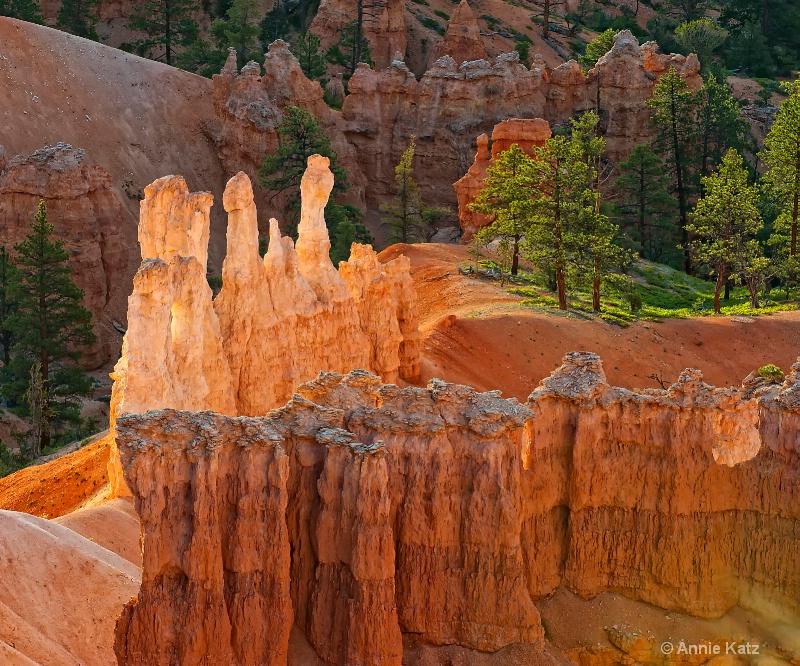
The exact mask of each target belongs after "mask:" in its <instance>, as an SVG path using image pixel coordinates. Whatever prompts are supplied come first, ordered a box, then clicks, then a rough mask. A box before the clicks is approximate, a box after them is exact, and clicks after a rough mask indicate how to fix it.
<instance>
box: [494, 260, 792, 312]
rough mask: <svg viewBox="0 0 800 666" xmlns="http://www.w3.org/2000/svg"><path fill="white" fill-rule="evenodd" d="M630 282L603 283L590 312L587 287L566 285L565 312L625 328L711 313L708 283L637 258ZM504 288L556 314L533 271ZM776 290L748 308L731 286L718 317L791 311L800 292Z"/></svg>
mask: <svg viewBox="0 0 800 666" xmlns="http://www.w3.org/2000/svg"><path fill="white" fill-rule="evenodd" d="M480 265H481V266H482V267H484V268H495V269H496V268H498V265H497V264H496V263H495V262H491V261H482V262H480ZM629 278H630V281H629V282H628V283H627V286H626V285H623V284H619V285H617V284H606V285H604V286H603V290H602V292H601V295H602V298H601V309H600V313H599V314H597V313H595V312H593V310H592V296H591V291H590V290H589V289H586V288H571V289H568V292H567V295H568V300H569V307H570V310H569V313H570V314H572V315H576V316H589V317H594V316H596V317H599V318H600V319H602V320H604V321H607V322H609V323H611V324H616V325H618V326H628V325H629V324H630V323H631V322H633V321H637V320H644V321H661V320H663V319H686V318H689V317H706V316H713V315H714V285H713V283H711V282H709V281H706V280H701V279H698V278H695V277H692V276H690V275H686V274H685V273H683V272H681V271H677V270H674V269H672V268H670V267H668V266H663V265H661V264H654V263H651V262H646V261H637V262H636V263H635V264H634V266H633V268H632V269H631V271H630V273H629ZM506 280H508V284H507V286H506V291H508V292H509V293H511V294H515V295H517V296H521V297H522V301H521V302H520V305H521V306H522V307H530V308H534V309H538V310H543V311H547V312H559V311H558V309H557V308H558V302H557V300H556V296H555V294H554V293H553V292H552V291H550V290H549V289H548V288H547V284H546V279H545V277H544V276H543V275H541V274H540V273H537V272H528V271H520V275H519V276H517V277H516V278H513V279H510V278H508V276H506ZM630 290H632V291H633V292H634V293H636V294H638V295H639V296H640V297H641V302H642V306H641V309H640V310H637V311H632V310H631V307H630V300H629V296H628V294H629V293H630ZM784 298H785V294H784V292H783V291H782V290H780V291H777V290H773V291H772V293H771V294H769V295H768V296H767V295H763V294H762V296H761V298H760V302H761V307H759V308H758V309H753V308H751V307H750V296H749V294H748V292H747V289H746V288H745V287H738V286H737V287H734V288H733V289H732V290H731V297H730V299H729V300H727V301H725V300H723V301H722V310H721V314H722V315H727V316H730V315H744V316H757V315H762V314H771V313H773V312H781V311H785V310H796V309H797V307H798V302H797V301H798V299H800V291H798V290H797V289H795V290H794V291H792V292H790V300H789V301H785V300H784Z"/></svg>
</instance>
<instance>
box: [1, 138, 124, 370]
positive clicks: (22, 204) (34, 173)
mask: <svg viewBox="0 0 800 666" xmlns="http://www.w3.org/2000/svg"><path fill="white" fill-rule="evenodd" d="M112 187H113V183H112V181H111V176H109V175H108V173H107V172H106V171H105V170H104V169H103V168H102V167H100V166H97V165H94V164H89V163H87V162H86V160H85V156H84V151H83V150H81V149H80V148H73V147H72V146H70V145H69V144H64V143H59V144H58V145H56V146H47V147H45V148H42V149H40V150H37V151H36V152H34V153H33V154H32V155H18V156H16V157H10V158H9V159H6V158H5V157H4V151H3V148H2V146H0V245H4V246H6V250H7V251H8V252H9V253H10V254H12V255H13V254H14V249H13V247H14V244H16V243H18V242H19V241H21V240H23V239H24V238H25V237H26V236H27V235H28V233H30V228H31V223H32V222H33V218H34V216H35V215H36V211H37V208H38V206H39V201H40V200H43V201H44V202H45V204H46V206H47V220H48V222H50V224H52V225H53V226H54V228H55V237H57V238H58V239H60V240H61V241H63V243H64V248H65V249H66V250H67V251H68V252H69V254H70V261H69V265H70V268H71V269H72V278H73V280H74V281H75V283H76V284H77V285H78V286H79V287H80V288H81V289H82V290H83V305H84V307H86V309H87V310H89V311H90V312H91V313H92V321H93V324H94V332H95V335H96V336H97V342H96V343H95V344H93V345H92V346H90V347H89V348H88V349H86V350H84V352H83V356H82V359H81V362H82V364H83V365H84V366H86V367H88V368H96V367H98V366H100V365H102V364H103V363H105V362H107V361H109V360H111V359H112V358H114V357H115V355H116V354H117V353H118V352H119V343H120V339H119V334H118V333H117V332H116V331H115V330H114V328H113V326H112V325H111V322H112V319H113V316H112V314H111V309H112V298H114V297H115V296H116V297H117V298H118V299H121V298H122V296H121V294H120V293H119V291H120V287H122V285H124V284H125V274H126V271H127V267H128V250H127V247H126V245H125V239H124V237H123V234H122V229H123V217H122V207H121V205H120V202H119V199H118V198H117V196H116V194H114V191H113V189H112Z"/></svg>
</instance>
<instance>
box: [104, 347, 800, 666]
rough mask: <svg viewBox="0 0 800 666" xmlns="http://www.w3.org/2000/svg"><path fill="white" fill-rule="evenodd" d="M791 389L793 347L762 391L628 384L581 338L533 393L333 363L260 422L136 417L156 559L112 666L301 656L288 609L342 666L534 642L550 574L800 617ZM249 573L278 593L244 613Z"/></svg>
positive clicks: (137, 479)
mask: <svg viewBox="0 0 800 666" xmlns="http://www.w3.org/2000/svg"><path fill="white" fill-rule="evenodd" d="M798 386H800V363H798V364H797V365H796V366H795V368H794V372H793V374H792V375H790V376H789V377H788V378H787V381H786V383H785V384H784V385H783V386H782V387H771V388H765V389H763V390H762V391H761V392H760V393H759V395H758V396H756V397H752V396H751V395H749V394H748V393H747V391H740V390H734V389H724V390H722V389H715V388H713V387H710V386H708V385H706V384H704V383H703V382H702V378H701V377H700V376H699V373H698V372H696V371H691V370H687V371H686V372H685V373H684V374H683V375H682V376H681V378H680V380H679V381H678V382H677V383H676V384H674V385H673V386H671V387H670V388H669V389H667V390H665V391H655V390H654V391H645V392H639V393H634V392H631V391H627V390H624V389H617V388H613V387H610V386H609V385H608V384H607V382H606V380H605V375H604V373H603V370H602V366H601V363H600V359H599V358H598V357H597V356H595V355H593V354H588V353H585V352H584V353H574V354H569V355H567V357H565V359H564V365H563V366H562V367H561V368H559V369H558V370H556V371H555V372H554V373H553V374H552V375H551V376H550V377H549V378H548V379H546V380H545V381H543V382H542V385H541V386H540V388H539V389H537V390H536V391H535V392H534V393H533V394H532V395H531V397H530V399H529V401H528V403H527V405H526V406H523V405H520V404H519V403H518V402H517V401H516V400H505V399H502V398H500V397H499V395H498V394H497V392H491V393H483V394H480V393H476V392H475V391H474V390H472V389H470V388H468V387H464V386H457V385H452V384H446V383H444V382H441V381H439V380H432V381H431V382H430V383H429V385H428V387H427V388H425V389H419V388H413V387H410V388H399V387H397V386H392V385H385V384H382V383H381V382H380V380H379V379H378V378H377V377H375V376H374V375H370V374H368V373H365V372H351V373H350V374H349V375H347V376H344V377H343V376H341V375H337V374H333V373H321V374H320V375H319V377H318V378H317V379H315V380H314V381H312V382H309V383H307V384H305V385H303V386H301V387H300V388H299V389H298V394H297V395H296V396H295V397H293V398H292V400H291V401H290V402H289V403H288V404H287V405H286V406H285V407H282V408H281V409H278V410H276V411H273V412H271V413H270V414H269V415H268V416H266V417H261V418H241V417H238V418H231V417H226V416H222V415H218V414H211V413H208V412H202V413H188V412H176V411H172V410H167V411H156V412H149V413H148V414H145V415H136V414H126V415H123V416H121V417H120V418H119V420H118V429H119V447H120V452H121V456H122V464H123V469H124V472H125V476H126V479H127V480H128V482H129V485H130V487H131V489H132V490H133V492H134V497H135V499H136V504H137V507H138V508H139V512H140V515H141V516H142V521H143V532H144V548H145V553H144V563H145V564H144V575H143V582H142V591H141V593H140V595H139V598H138V601H137V600H133V601H132V602H131V603H130V604H129V605H128V606H127V607H126V610H125V611H124V612H123V615H122V618H121V619H120V622H119V624H118V627H117V637H116V649H117V654H118V656H119V659H120V664H122V665H123V666H125V665H127V664H142V663H144V662H143V661H142V657H141V656H140V655H141V654H152V655H157V657H158V658H157V660H156V659H154V660H153V661H151V662H149V663H164V664H168V663H175V661H176V660H178V661H179V662H180V663H182V664H184V665H186V666H190V665H191V664H195V663H202V662H201V661H200V659H199V657H198V655H199V654H200V652H199V651H198V650H199V647H198V646H213V650H214V652H213V654H214V655H218V658H220V659H227V660H229V661H228V662H227V663H232V664H237V665H244V664H256V663H269V664H277V663H281V664H285V663H286V661H285V649H286V647H285V646H286V644H287V641H288V638H287V631H288V629H287V627H288V626H289V624H290V623H291V621H292V618H293V621H294V623H295V624H296V626H297V627H298V628H299V629H300V630H302V631H303V632H304V634H305V635H306V636H307V637H308V639H309V641H310V642H311V644H312V645H313V647H314V649H315V650H316V651H317V653H318V654H319V655H320V656H321V657H322V658H323V659H325V660H326V662H327V663H330V664H341V665H345V664H347V665H352V664H399V663H400V660H401V656H402V643H401V634H403V633H409V634H414V635H415V636H416V638H417V639H418V640H421V641H423V642H425V643H428V644H432V645H460V646H465V647H469V648H476V649H479V650H482V651H495V650H498V649H500V648H502V647H504V646H507V645H510V644H512V643H526V644H531V645H541V644H542V638H543V631H542V626H541V621H540V619H539V614H538V612H537V610H536V608H535V607H534V605H533V602H534V601H535V600H537V599H540V598H542V597H544V596H547V595H549V594H550V593H552V592H553V591H554V590H555V589H556V588H557V587H558V586H565V587H566V588H568V589H570V590H572V591H574V592H576V593H578V594H579V595H582V596H584V597H591V596H593V595H596V594H598V593H600V592H603V591H606V590H611V591H616V592H618V593H619V594H622V595H625V596H628V597H631V598H635V599H643V600H646V601H649V602H650V603H654V604H658V605H661V606H662V607H665V608H675V609H681V610H683V611H686V612H689V613H692V614H695V615H699V616H705V617H715V616H719V615H721V614H722V613H724V612H725V611H726V610H728V609H730V608H732V607H733V606H735V605H740V606H742V607H745V608H760V607H762V606H764V605H770V606H771V607H772V608H773V610H774V609H781V610H780V612H781V613H783V614H784V615H785V616H786V615H791V614H795V615H796V614H797V613H798V611H800V607H799V605H798V599H799V598H800V595H798V591H799V590H800V571H799V570H798V569H797V567H796V566H795V563H796V559H797V544H796V539H795V538H794V535H795V534H796V531H797V525H798V519H799V518H800V497H798V488H800V484H798V472H797V464H796V463H797V455H798V450H797V441H798V437H797V432H798V430H797V428H798V418H799V417H800V411H798V407H799V406H800V398H798V393H797V391H798ZM212 443H213V445H212ZM165 517H167V518H165ZM265 521H266V523H265ZM174 525H179V526H180V528H178V529H175V528H173V527H172V526H174ZM201 525H202V526H203V528H202V529H201ZM264 529H266V530H269V531H270V533H271V534H272V535H274V538H273V539H272V540H271V541H270V543H269V546H267V545H266V544H265V545H262V542H261V539H262V538H263V531H262V530H264ZM226 534H235V535H239V534H243V535H250V536H249V539H239V538H238V537H237V538H236V539H235V540H233V541H228V540H227V539H226V538H223V535H226ZM260 535H261V536H260ZM287 553H288V554H289V555H288V556H287ZM234 556H235V558H237V559H236V560H234V559H233V558H234ZM229 562H230V564H228V563H229ZM237 562H247V563H249V566H250V568H247V567H244V566H243V565H240V564H238V563H237ZM245 571H246V572H248V574H249V575H244V573H243V572H245ZM243 581H257V582H258V584H259V585H261V587H260V588H259V591H258V593H257V594H256V593H251V596H253V594H255V596H256V598H257V599H258V600H259V603H260V602H261V600H262V599H263V600H264V603H265V604H266V603H267V600H269V603H271V604H272V605H271V606H270V608H271V609H272V612H271V613H269V614H263V615H259V616H258V621H251V623H249V624H245V623H242V622H241V621H240V619H238V618H237V616H236V613H235V610H236V609H237V608H239V607H240V604H239V603H238V602H237V600H238V599H239V597H238V596H237V595H240V594H241V592H240V591H239V590H240V589H241V587H242V585H243ZM250 584H251V585H252V584H254V583H252V582H251V583H250ZM287 588H288V590H289V592H288V594H287V592H286V590H287ZM248 598H249V597H248ZM223 600H225V601H224V602H223ZM203 617H206V618H209V621H208V622H207V623H206V624H202V623H201V622H200V618H203ZM158 626H161V627H170V630H169V631H159V632H156V631H154V629H153V628H154V627H158ZM270 628H274V631H270ZM241 632H244V633H241ZM242 645H247V646H248V647H249V650H250V653H249V654H248V655H245V654H244V653H243V651H242V647H241V646H242ZM207 649H210V647H209V648H207ZM254 655H258V656H257V657H256V656H254ZM258 659H260V660H261V661H258Z"/></svg>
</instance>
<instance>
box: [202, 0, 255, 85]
mask: <svg viewBox="0 0 800 666" xmlns="http://www.w3.org/2000/svg"><path fill="white" fill-rule="evenodd" d="M260 21H261V16H260V13H259V5H258V3H257V2H256V0H233V3H232V4H231V6H230V7H229V8H228V10H227V12H226V14H225V18H224V19H220V20H217V21H214V22H213V23H212V24H211V36H212V37H213V38H214V41H215V42H216V45H217V48H218V49H219V50H220V52H221V53H223V54H225V56H227V52H228V49H229V48H232V49H235V50H236V65H237V66H238V67H239V69H241V68H242V67H244V66H245V65H246V64H247V63H248V62H249V61H250V60H257V59H258V58H259V57H260V55H261V53H260V48H261V43H260V41H259V35H260V33H261V26H260ZM221 60H222V61H223V62H224V60H225V57H222V58H221Z"/></svg>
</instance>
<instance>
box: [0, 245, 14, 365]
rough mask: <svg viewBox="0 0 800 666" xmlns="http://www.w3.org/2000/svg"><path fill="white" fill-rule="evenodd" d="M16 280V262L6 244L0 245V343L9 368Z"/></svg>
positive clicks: (4, 360) (4, 363) (5, 363)
mask: <svg viewBox="0 0 800 666" xmlns="http://www.w3.org/2000/svg"><path fill="white" fill-rule="evenodd" d="M13 280H14V264H13V263H12V262H11V257H10V256H9V254H8V252H7V251H6V246H5V245H3V246H2V247H0V344H2V346H3V366H4V368H5V369H8V367H9V365H11V346H12V344H13V342H14V334H13V332H12V331H11V329H10V328H9V327H8V325H7V323H6V322H7V321H8V319H9V317H10V316H11V315H12V314H13V313H14V310H16V305H15V303H14V300H13V298H12V296H11V288H12V286H11V285H12V283H13Z"/></svg>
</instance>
